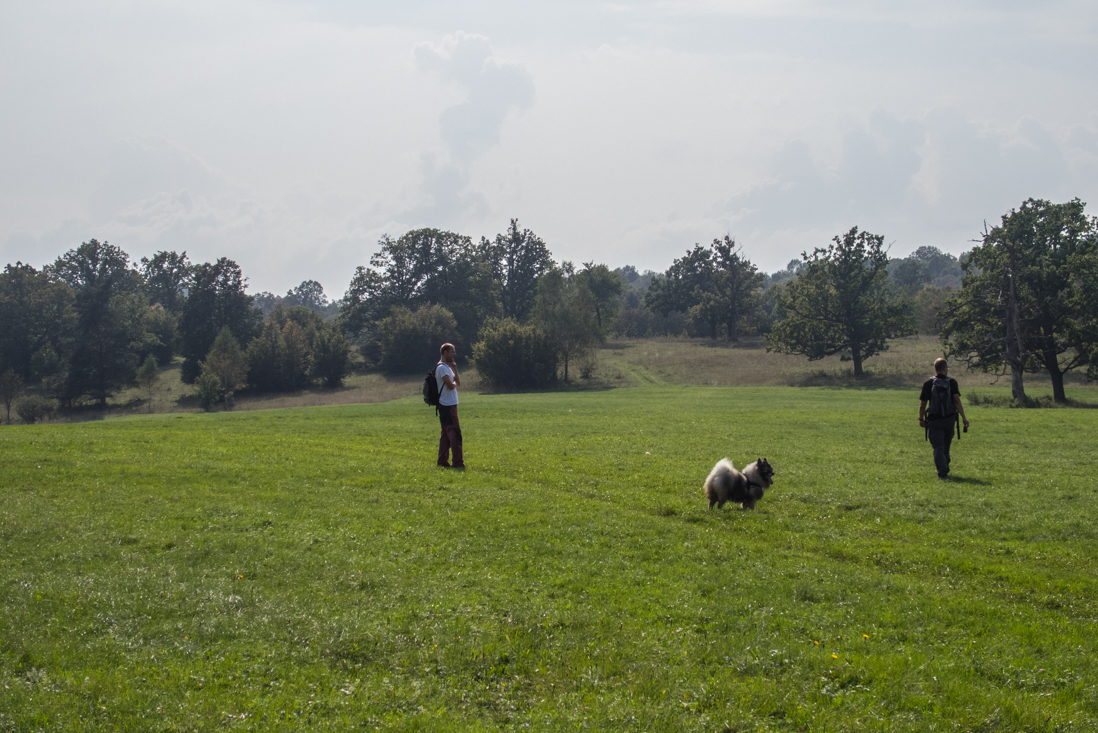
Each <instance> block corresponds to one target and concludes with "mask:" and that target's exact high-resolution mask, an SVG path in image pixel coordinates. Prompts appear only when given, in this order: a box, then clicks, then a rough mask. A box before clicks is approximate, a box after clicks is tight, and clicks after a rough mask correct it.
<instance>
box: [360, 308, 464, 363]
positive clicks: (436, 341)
mask: <svg viewBox="0 0 1098 733" xmlns="http://www.w3.org/2000/svg"><path fill="white" fill-rule="evenodd" d="M447 341H450V342H454V343H456V342H457V341H458V338H457V321H455V320H454V314H453V313H451V312H450V311H448V310H446V309H445V308H443V307H442V306H439V305H423V306H420V307H419V309H417V310H416V311H415V312H413V311H411V310H409V309H407V308H405V307H404V306H396V307H394V308H393V310H392V311H391V313H390V315H389V317H388V318H383V319H382V320H381V322H380V323H378V324H377V359H378V366H380V367H381V368H382V369H383V370H385V371H387V372H391V373H404V374H407V373H410V372H417V371H420V370H423V369H424V368H425V367H426V368H430V366H431V364H433V363H435V362H437V361H438V348H439V347H440V346H442V345H443V344H444V343H446V342H447Z"/></svg>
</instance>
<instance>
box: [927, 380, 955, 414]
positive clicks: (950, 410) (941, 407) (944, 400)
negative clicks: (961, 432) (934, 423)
mask: <svg viewBox="0 0 1098 733" xmlns="http://www.w3.org/2000/svg"><path fill="white" fill-rule="evenodd" d="M949 381H950V380H949V377H934V381H933V382H932V383H931V385H930V409H929V410H928V411H927V415H928V416H929V417H931V418H942V417H949V416H950V415H952V414H954V413H955V412H957V410H956V409H955V408H954V407H953V395H951V394H950V393H949Z"/></svg>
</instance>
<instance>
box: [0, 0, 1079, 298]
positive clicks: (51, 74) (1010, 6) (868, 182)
mask: <svg viewBox="0 0 1098 733" xmlns="http://www.w3.org/2000/svg"><path fill="white" fill-rule="evenodd" d="M1028 198H1042V199H1048V200H1051V201H1054V202H1063V201H1067V200H1070V199H1072V198H1080V199H1082V200H1083V201H1089V202H1093V204H1094V205H1093V206H1088V212H1089V213H1092V214H1094V213H1098V3H1094V2H1091V1H1090V0H1065V1H1063V2H1060V1H1058V0H1045V1H1044V2H1041V3H1033V2H1018V1H1016V0H969V1H965V0H952V1H950V2H938V1H937V0H923V1H921V2H917V3H916V2H882V1H881V0H835V1H834V2H829V1H827V0H815V1H809V0H726V1H720V0H708V1H706V0H696V1H688V0H683V1H681V2H676V1H675V0H662V1H658V2H626V1H620V2H611V3H607V2H599V1H598V0H584V1H582V2H580V1H578V0H558V1H557V2H553V3H542V2H538V3H535V2H526V1H524V0H506V1H504V0H479V1H477V2H471V1H469V0H438V1H436V2H420V1H418V0H406V1H404V2H400V3H396V2H390V1H386V2H380V1H377V0H356V1H352V0H281V1H275V0H269V1H266V2H253V1H250V0H239V1H237V0H216V1H213V0H187V1H186V2H182V1H179V2H171V1H165V2H153V1H148V2H138V1H137V0H125V1H123V0H102V1H97V2H75V1H74V2H54V1H52V0H36V1H35V2H14V1H13V2H5V3H2V4H0V265H2V264H6V263H14V262H16V261H22V262H25V263H29V264H32V265H34V266H36V267H40V266H42V265H44V264H47V263H49V262H52V261H53V260H54V259H56V258H57V257H58V256H59V255H61V254H63V253H64V252H66V251H68V250H70V249H73V248H75V247H77V246H79V244H80V243H81V242H84V241H87V240H89V239H91V238H97V239H99V240H100V241H103V240H107V241H110V242H111V243H112V244H115V245H117V246H119V247H121V248H122V249H123V250H125V251H126V252H127V253H129V255H130V256H131V258H132V259H133V260H134V261H137V260H140V258H141V257H148V256H152V255H153V254H154V253H156V252H158V251H161V250H174V251H177V252H180V251H186V252H187V254H188V257H189V258H190V259H191V260H192V261H193V262H204V261H212V260H214V259H216V258H218V257H228V258H230V259H233V260H235V261H236V262H237V263H238V264H239V265H240V266H241V268H242V270H243V272H244V274H245V276H247V277H248V278H249V291H250V292H253V293H254V292H258V291H271V292H274V293H278V294H281V293H283V292H285V291H287V290H289V289H290V288H292V287H294V286H296V285H298V284H299V283H301V282H302V281H304V280H316V281H319V282H320V283H321V284H322V285H323V286H324V289H325V292H326V293H327V295H328V297H330V298H332V299H336V298H339V297H341V296H342V295H343V293H344V292H345V291H346V289H347V285H348V283H349V282H350V279H351V277H352V275H353V273H354V269H355V267H356V266H359V265H366V264H368V263H369V259H370V256H371V255H372V254H373V253H374V252H376V250H377V247H378V240H379V239H380V238H381V237H382V235H384V234H389V235H391V236H394V237H396V236H399V235H401V234H403V233H404V232H406V231H409V230H411V229H417V228H420V227H435V228H440V229H448V230H451V231H455V232H459V233H461V234H466V235H468V236H470V237H472V239H473V240H474V241H478V240H479V239H480V238H481V237H488V238H489V239H491V238H494V237H495V236H496V235H497V234H499V233H501V232H504V231H505V230H506V229H507V227H508V224H509V222H510V220H511V219H517V220H518V222H519V225H520V227H522V228H527V229H530V230H532V231H534V232H535V233H536V234H538V235H539V236H540V237H541V238H542V239H543V240H544V241H545V242H546V244H547V245H548V247H549V249H550V251H551V252H552V253H553V255H554V257H555V258H556V259H557V261H563V260H569V261H572V262H574V263H576V264H577V265H580V264H581V263H584V262H595V263H602V264H606V265H608V266H610V267H612V268H613V267H619V266H622V265H627V264H628V265H633V266H634V267H636V268H637V269H638V270H641V271H644V270H648V269H652V270H656V271H663V270H666V269H667V268H668V267H669V266H670V265H671V263H672V261H673V260H674V259H676V258H678V257H681V256H682V255H683V254H685V253H686V251H687V250H689V249H691V248H692V247H693V246H694V244H696V243H701V244H707V243H709V242H711V241H712V240H713V239H716V238H721V237H723V236H724V235H726V234H730V235H731V236H732V237H734V238H735V240H736V242H737V243H738V244H739V245H741V246H742V247H743V253H744V255H745V256H746V257H747V258H748V259H750V260H751V261H752V262H754V263H755V264H756V265H758V266H759V268H760V269H761V270H763V271H766V272H773V271H775V270H778V269H782V268H784V267H785V266H786V264H787V263H788V262H789V261H790V260H791V259H794V258H797V257H799V256H800V255H801V253H802V252H804V251H806V250H807V251H811V250H812V249H813V248H815V247H823V246H826V245H827V244H828V242H829V241H830V240H831V239H832V237H834V236H836V235H838V234H841V233H843V232H846V231H848V230H849V229H850V228H851V227H854V226H857V227H859V228H860V229H863V230H868V231H870V232H872V233H874V234H881V235H883V236H884V239H885V243H886V244H887V245H889V246H890V248H891V249H890V254H891V255H892V256H895V257H905V256H907V255H908V254H910V253H911V252H913V251H914V250H916V249H917V248H918V247H921V246H924V245H930V246H935V247H938V248H940V249H942V250H944V251H946V252H951V253H953V254H959V253H961V252H963V251H966V250H968V249H971V248H972V246H973V240H975V239H977V238H978V237H979V235H980V233H981V231H982V230H983V227H984V223H985V222H987V223H989V224H991V225H993V224H995V223H997V222H998V221H999V218H1000V217H1001V216H1002V215H1004V214H1006V213H1008V212H1009V211H1010V210H1011V209H1012V208H1016V207H1018V206H1019V205H1020V204H1021V203H1022V202H1023V201H1025V200H1026V199H1028Z"/></svg>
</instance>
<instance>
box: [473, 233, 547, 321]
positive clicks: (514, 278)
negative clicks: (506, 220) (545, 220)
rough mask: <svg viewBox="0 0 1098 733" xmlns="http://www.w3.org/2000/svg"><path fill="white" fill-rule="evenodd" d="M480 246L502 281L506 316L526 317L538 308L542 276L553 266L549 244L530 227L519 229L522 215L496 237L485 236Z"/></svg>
mask: <svg viewBox="0 0 1098 733" xmlns="http://www.w3.org/2000/svg"><path fill="white" fill-rule="evenodd" d="M480 248H481V251H482V252H483V254H484V257H485V259H486V260H487V262H488V263H489V265H490V267H491V271H492V276H493V278H494V279H495V281H496V283H497V284H498V287H499V292H500V300H501V304H502V310H503V315H504V317H506V318H514V319H515V320H517V321H520V322H521V321H523V320H525V319H526V317H527V316H528V315H530V312H531V311H532V310H533V308H534V301H535V299H536V295H537V284H538V279H539V278H540V277H541V276H542V275H543V274H544V273H546V272H548V271H549V270H550V268H552V267H553V257H552V255H551V254H550V253H549V248H548V247H546V246H545V242H543V241H542V240H541V238H540V237H538V236H537V235H536V234H534V233H533V232H532V231H530V230H529V229H523V230H522V231H519V223H518V219H512V220H511V224H510V226H508V228H507V232H506V233H504V234H497V235H496V238H495V240H494V241H491V242H489V241H488V240H487V239H481V241H480Z"/></svg>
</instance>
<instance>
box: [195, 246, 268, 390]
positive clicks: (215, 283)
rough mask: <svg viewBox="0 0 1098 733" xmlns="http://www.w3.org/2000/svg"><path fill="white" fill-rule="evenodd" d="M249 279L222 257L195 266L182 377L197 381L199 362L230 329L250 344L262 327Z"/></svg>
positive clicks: (230, 261)
mask: <svg viewBox="0 0 1098 733" xmlns="http://www.w3.org/2000/svg"><path fill="white" fill-rule="evenodd" d="M246 289H247V278H245V277H244V276H243V274H242V273H241V271H240V266H239V265H237V264H236V263H235V262H233V261H232V260H230V259H227V258H225V257H222V258H220V259H218V260H217V262H214V263H209V262H204V263H202V264H200V265H195V266H194V272H193V284H192V286H191V290H190V294H189V296H188V297H187V302H186V304H185V305H184V306H183V314H182V316H181V317H180V319H179V335H180V340H181V342H182V353H183V357H184V361H183V368H182V370H181V375H180V376H181V377H182V378H183V381H184V382H188V383H190V382H193V381H194V379H195V378H196V377H197V376H198V373H199V370H200V366H199V362H200V361H201V360H202V359H204V358H205V357H206V354H208V353H209V351H210V348H211V347H212V346H213V342H214V339H216V338H217V335H218V334H219V333H220V332H221V330H222V329H223V328H226V327H228V329H229V330H230V331H231V332H232V334H233V336H234V337H235V338H237V339H240V340H242V341H244V342H245V343H247V342H248V341H250V340H251V338H252V335H253V334H254V333H255V331H256V330H257V329H258V327H259V323H260V314H259V311H258V310H256V309H255V308H253V307H252V297H251V296H250V295H248V294H247V293H246V292H245V290H246Z"/></svg>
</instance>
